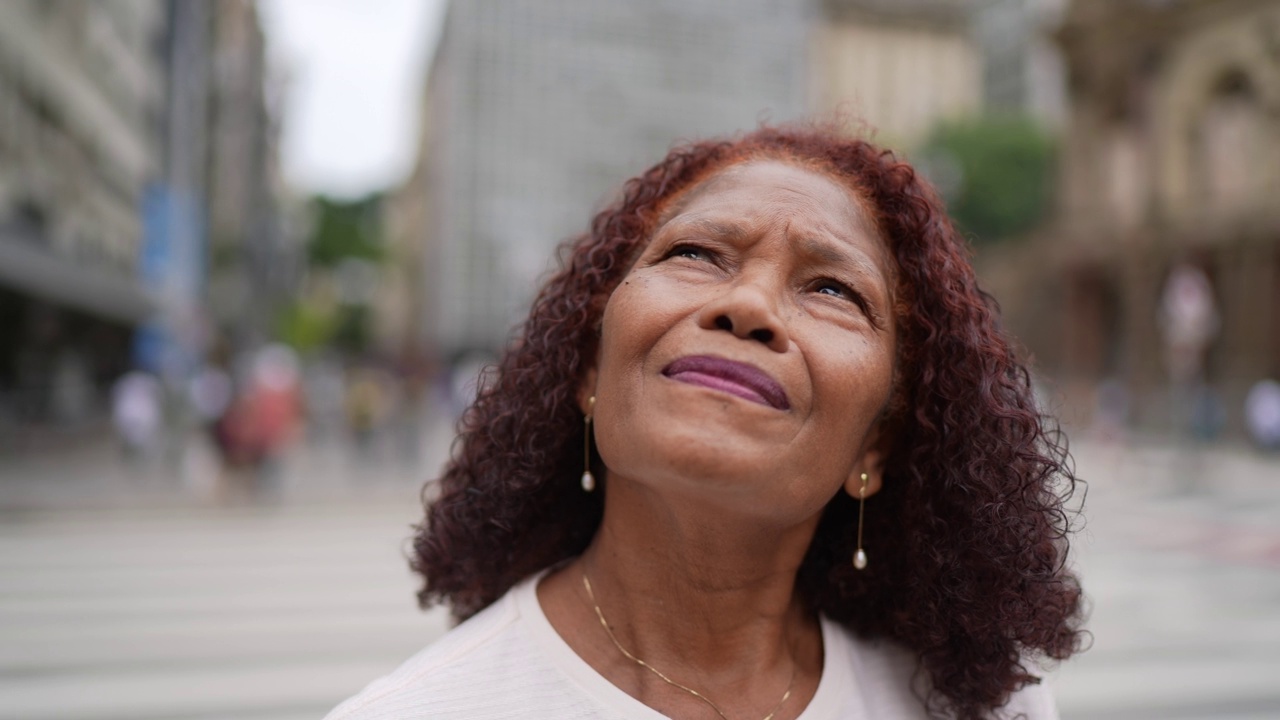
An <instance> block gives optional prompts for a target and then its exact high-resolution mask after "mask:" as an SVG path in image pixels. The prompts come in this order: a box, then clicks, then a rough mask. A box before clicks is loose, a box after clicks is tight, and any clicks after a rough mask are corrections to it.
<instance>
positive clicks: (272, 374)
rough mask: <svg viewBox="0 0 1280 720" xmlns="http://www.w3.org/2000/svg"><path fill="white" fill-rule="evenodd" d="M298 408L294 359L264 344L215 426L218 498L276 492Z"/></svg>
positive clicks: (290, 353)
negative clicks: (218, 456) (220, 473)
mask: <svg viewBox="0 0 1280 720" xmlns="http://www.w3.org/2000/svg"><path fill="white" fill-rule="evenodd" d="M301 409H302V408H301V395H300V389H299V373H298V360H297V356H296V355H295V354H294V353H293V351H292V350H290V349H289V348H287V347H285V346H283V345H269V346H267V347H266V348H264V349H262V350H260V351H258V352H257V353H255V354H254V355H253V357H252V359H251V361H250V374H249V377H248V378H247V379H246V382H245V383H244V385H243V387H242V388H241V389H240V392H239V393H237V394H236V395H235V397H234V399H233V400H232V401H231V403H230V405H229V406H228V407H227V409H226V412H225V413H223V415H222V418H221V420H220V421H219V422H218V423H217V431H216V433H215V437H216V438H217V440H218V448H219V450H220V452H221V453H222V456H223V461H224V462H223V464H224V482H223V495H224V497H227V498H229V497H233V496H237V495H240V496H246V497H254V496H258V495H260V494H261V493H262V492H263V491H267V490H276V489H278V485H279V480H280V477H281V474H282V472H283V462H284V456H285V454H286V453H287V451H288V449H289V447H290V446H291V445H292V443H293V441H294V439H295V437H296V434H297V431H298V426H299V422H300V416H301Z"/></svg>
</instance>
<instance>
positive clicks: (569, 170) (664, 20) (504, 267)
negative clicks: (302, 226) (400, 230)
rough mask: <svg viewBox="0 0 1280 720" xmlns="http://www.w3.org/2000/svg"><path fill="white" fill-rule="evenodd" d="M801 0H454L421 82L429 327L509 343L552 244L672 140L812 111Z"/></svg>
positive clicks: (451, 335)
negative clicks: (427, 136) (424, 85)
mask: <svg viewBox="0 0 1280 720" xmlns="http://www.w3.org/2000/svg"><path fill="white" fill-rule="evenodd" d="M808 12H809V3H808V2H806V0H664V1H661V2H642V3H640V2H629V1H627V0H571V1H567V2H557V3H545V2H507V1H499V0H471V1H469V2H461V3H452V4H451V5H450V8H449V12H448V15H447V17H446V20H445V24H444V29H443V33H442V36H441V39H440V44H439V46H438V48H437V52H436V57H435V61H434V64H433V67H432V71H431V77H430V79H429V83H428V91H427V92H428V95H429V97H428V109H429V112H428V117H427V118H426V122H427V123H428V125H429V127H430V128H431V132H432V138H431V140H430V141H429V142H428V144H427V145H426V147H425V148H424V151H425V152H426V158H425V159H424V163H425V164H426V170H425V173H426V174H425V179H424V181H425V187H426V188H427V192H428V194H429V197H428V199H427V202H426V204H425V207H426V212H427V214H428V216H427V220H428V226H429V229H428V230H426V231H425V233H424V237H425V239H426V243H425V248H424V256H423V257H424V266H425V268H426V271H427V273H428V274H427V275H426V276H425V286H426V290H427V291H428V293H429V298H428V300H427V308H428V313H427V314H426V316H425V317H424V318H423V325H424V332H425V333H426V334H427V336H428V339H429V341H430V342H431V343H432V344H433V345H434V346H435V348H436V349H437V350H438V351H440V352H442V353H443V354H445V355H456V354H458V353H461V352H465V351H466V350H470V349H492V348H496V347H499V346H501V345H502V344H504V342H505V340H506V338H507V337H508V334H509V332H510V329H511V327H512V326H513V324H514V323H516V322H517V321H518V320H519V319H520V317H521V316H522V315H523V312H524V311H525V309H526V308H527V307H528V303H529V302H530V300H531V299H532V294H533V292H534V289H535V285H536V283H537V280H538V279H539V278H540V277H541V276H543V274H544V273H545V272H546V271H547V269H548V268H549V267H550V266H551V265H550V263H549V262H548V261H549V260H550V259H551V258H552V257H553V249H554V248H555V247H556V245H557V244H558V243H560V242H561V241H563V240H565V239H567V238H569V237H570V236H573V235H576V234H578V233H581V232H583V231H585V230H586V229H587V226H588V224H589V222H590V218H591V215H592V213H593V212H594V211H596V210H598V209H600V208H602V206H603V205H604V204H605V203H606V202H608V201H609V200H610V199H611V197H612V193H614V192H616V191H617V190H618V189H619V188H620V185H621V183H622V182H623V181H625V180H626V179H627V178H628V177H630V176H632V175H634V174H636V173H638V172H640V171H642V170H644V169H645V168H646V167H647V166H649V165H651V164H653V163H654V162H656V161H657V160H658V159H660V158H661V157H662V156H663V155H664V154H665V153H666V151H667V149H668V148H669V147H670V146H671V144H672V143H673V142H675V141H677V140H680V139H691V138H697V137H702V136H711V135H718V134H722V133H725V132H727V131H732V130H735V129H749V128H752V127H754V126H756V125H757V123H758V122H759V121H760V120H761V119H762V118H766V117H767V118H771V119H773V120H787V119H791V118H794V117H796V116H798V115H800V114H801V113H803V112H804V110H805V108H806V98H805V94H806V62H807V57H806V36H807V30H808V25H807V22H808Z"/></svg>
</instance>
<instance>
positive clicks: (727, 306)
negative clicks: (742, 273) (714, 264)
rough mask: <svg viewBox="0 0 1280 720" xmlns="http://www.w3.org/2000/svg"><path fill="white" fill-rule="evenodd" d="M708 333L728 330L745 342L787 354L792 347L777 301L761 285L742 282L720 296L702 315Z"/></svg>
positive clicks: (701, 322)
mask: <svg viewBox="0 0 1280 720" xmlns="http://www.w3.org/2000/svg"><path fill="white" fill-rule="evenodd" d="M698 324H699V325H701V326H702V327H703V328H704V329H706V330H725V331H727V332H731V333H733V334H734V335H735V336H736V337H738V338H740V339H742V340H755V341H757V342H760V343H764V345H766V346H767V347H768V348H769V349H770V350H775V351H777V352H785V351H786V349H787V347H788V346H789V345H790V344H791V338H790V337H789V336H788V334H787V329H786V325H785V323H783V321H782V315H781V313H780V312H779V311H778V307H777V302H776V301H775V300H774V299H773V297H772V295H771V293H770V292H769V290H768V289H767V288H765V287H763V283H761V282H748V281H741V282H737V283H734V285H733V286H732V287H731V288H728V289H727V290H726V291H725V292H723V293H721V294H720V295H718V296H717V297H716V298H715V299H714V300H712V301H711V302H709V303H707V305H706V306H705V307H704V308H703V309H702V312H701V313H699V318H698Z"/></svg>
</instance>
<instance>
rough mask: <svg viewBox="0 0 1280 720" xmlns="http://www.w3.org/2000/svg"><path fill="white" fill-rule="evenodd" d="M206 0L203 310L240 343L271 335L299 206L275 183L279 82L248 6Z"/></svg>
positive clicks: (292, 284) (293, 274)
mask: <svg viewBox="0 0 1280 720" xmlns="http://www.w3.org/2000/svg"><path fill="white" fill-rule="evenodd" d="M207 5H208V9H209V12H210V13H211V15H210V18H209V22H210V27H209V28H208V30H207V32H208V36H209V42H210V57H209V61H210V67H209V72H210V76H209V82H208V83H207V87H208V93H209V100H208V102H209V111H210V115H209V117H210V120H209V123H210V126H209V133H208V153H209V156H208V175H207V177H208V188H207V196H208V213H209V215H208V232H209V250H208V257H209V295H208V300H209V310H210V312H211V314H212V318H213V321H214V323H215V324H216V325H217V326H219V329H220V331H221V332H222V333H223V334H224V335H225V336H226V338H227V340H228V342H229V345H230V346H232V347H235V348H240V349H245V348H253V347H256V346H258V345H261V344H263V343H265V342H267V341H268V340H269V339H270V337H271V336H272V334H273V333H274V330H275V328H274V327H273V325H274V323H275V321H276V319H277V315H278V313H279V312H280V310H281V308H282V306H283V305H284V304H285V303H287V302H289V301H290V300H291V299H292V297H293V295H294V293H295V291H296V290H297V288H298V285H299V282H300V279H301V273H302V266H303V258H302V252H303V248H302V241H301V237H302V233H301V232H300V228H299V227H297V225H298V223H299V220H298V215H299V214H300V213H301V212H302V210H301V207H300V206H299V205H297V204H296V203H291V201H290V198H289V197H288V196H287V194H286V192H285V189H284V187H283V184H282V176H281V172H280V167H279V155H280V153H279V138H280V111H279V108H278V107H276V104H277V103H278V99H279V98H280V96H281V94H282V92H281V90H282V88H281V84H282V81H281V78H279V77H276V76H273V75H272V74H271V73H270V72H269V71H268V68H267V58H266V38H265V37H264V35H263V32H262V26H261V21H260V19H259V15H258V9H257V4H256V3H255V2H253V0H219V1H218V2H215V3H207Z"/></svg>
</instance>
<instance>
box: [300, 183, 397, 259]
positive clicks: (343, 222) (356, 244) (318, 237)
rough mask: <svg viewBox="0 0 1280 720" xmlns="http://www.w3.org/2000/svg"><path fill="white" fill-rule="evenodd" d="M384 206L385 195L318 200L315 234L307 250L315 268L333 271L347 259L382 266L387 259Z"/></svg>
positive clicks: (313, 204) (316, 200)
mask: <svg viewBox="0 0 1280 720" xmlns="http://www.w3.org/2000/svg"><path fill="white" fill-rule="evenodd" d="M381 204H382V196H381V195H370V196H368V197H366V198H362V199H359V200H336V199H334V198H328V197H317V198H315V199H314V200H313V201H312V208H313V212H314V215H313V217H314V220H315V230H314V232H313V233H312V235H311V241H310V243H309V244H308V246H307V249H308V255H309V259H310V261H311V264H312V265H313V266H318V267H322V268H333V267H335V266H337V265H338V264H339V263H341V262H342V261H343V260H345V259H347V258H357V259H360V260H370V261H373V262H380V261H381V260H382V259H383V256H384V255H385V244H384V243H383V242H382V226H381V220H380V218H381V212H380V208H381Z"/></svg>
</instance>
